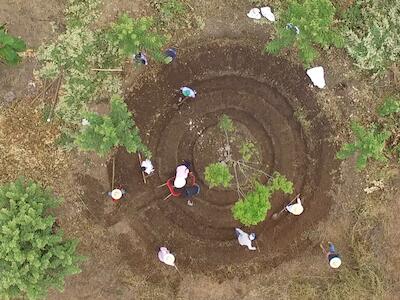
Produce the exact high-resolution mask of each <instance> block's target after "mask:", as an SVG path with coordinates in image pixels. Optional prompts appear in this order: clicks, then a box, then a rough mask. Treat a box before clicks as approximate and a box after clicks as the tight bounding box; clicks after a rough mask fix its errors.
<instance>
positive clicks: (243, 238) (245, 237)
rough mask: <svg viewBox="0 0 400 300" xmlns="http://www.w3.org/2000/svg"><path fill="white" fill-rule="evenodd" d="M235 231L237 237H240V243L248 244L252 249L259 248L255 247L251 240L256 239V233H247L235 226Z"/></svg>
mask: <svg viewBox="0 0 400 300" xmlns="http://www.w3.org/2000/svg"><path fill="white" fill-rule="evenodd" d="M235 233H236V236H237V239H238V241H239V244H240V245H242V246H246V247H247V248H249V249H250V250H256V249H257V248H256V247H253V246H252V245H251V242H252V241H254V240H255V239H256V234H255V233H250V234H247V233H246V232H244V231H243V230H241V229H239V228H235Z"/></svg>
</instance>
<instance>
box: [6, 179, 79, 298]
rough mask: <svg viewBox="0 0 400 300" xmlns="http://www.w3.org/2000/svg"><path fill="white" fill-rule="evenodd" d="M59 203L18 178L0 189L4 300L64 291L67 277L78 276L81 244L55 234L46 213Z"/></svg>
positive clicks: (51, 221) (36, 186)
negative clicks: (78, 249) (78, 254)
mask: <svg viewBox="0 0 400 300" xmlns="http://www.w3.org/2000/svg"><path fill="white" fill-rule="evenodd" d="M59 203H60V199H57V198H55V197H54V196H53V195H51V193H50V192H49V191H48V190H44V189H42V188H41V187H40V186H39V185H38V184H37V183H34V182H32V181H24V180H23V179H19V180H17V181H16V182H13V183H8V184H5V185H2V186H0V298H1V299H10V298H11V299H15V298H28V299H38V298H44V297H46V294H47V290H48V289H49V288H56V289H58V290H60V291H62V290H63V286H64V277H65V276H67V275H71V274H76V273H79V272H80V269H79V267H78V262H79V261H80V260H82V257H79V256H77V255H76V253H75V251H76V246H77V241H72V240H67V241H66V240H63V234H62V231H59V230H58V231H57V232H54V230H53V225H54V222H55V218H54V217H53V216H51V215H49V214H47V210H48V209H49V208H53V207H56V206H58V204H59Z"/></svg>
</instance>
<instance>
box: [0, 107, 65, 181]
mask: <svg viewBox="0 0 400 300" xmlns="http://www.w3.org/2000/svg"><path fill="white" fill-rule="evenodd" d="M0 128H1V131H0V153H1V155H0V165H1V166H2V172H1V174H0V183H4V182H7V181H12V180H15V179H16V178H17V177H19V176H24V177H26V178H29V179H33V180H36V181H38V182H41V183H43V184H45V185H50V186H54V185H55V184H56V182H58V181H59V180H60V179H61V177H62V175H63V174H65V173H66V171H67V170H68V168H69V165H70V162H69V156H68V155H67V154H66V153H64V152H63V151H62V150H60V149H59V148H58V147H57V146H56V143H55V141H56V139H57V138H58V136H59V129H58V124H57V123H53V122H51V123H47V122H45V121H44V120H43V114H42V112H41V110H40V109H39V108H38V107H32V106H30V105H29V102H24V103H23V102H19V103H17V104H15V105H13V106H12V107H10V108H8V109H6V110H5V111H3V112H2V114H1V115H0Z"/></svg>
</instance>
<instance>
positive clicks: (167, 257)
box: [158, 247, 175, 267]
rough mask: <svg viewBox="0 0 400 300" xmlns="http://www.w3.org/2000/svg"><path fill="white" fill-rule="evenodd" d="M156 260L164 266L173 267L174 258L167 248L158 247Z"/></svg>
mask: <svg viewBox="0 0 400 300" xmlns="http://www.w3.org/2000/svg"><path fill="white" fill-rule="evenodd" d="M158 259H159V260H160V261H161V262H163V263H164V264H167V265H169V266H173V267H175V256H174V255H173V254H172V253H171V252H169V250H168V249H167V247H160V250H159V251H158Z"/></svg>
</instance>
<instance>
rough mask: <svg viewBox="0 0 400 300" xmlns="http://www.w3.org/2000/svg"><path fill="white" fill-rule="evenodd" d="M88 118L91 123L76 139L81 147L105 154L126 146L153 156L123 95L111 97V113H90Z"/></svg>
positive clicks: (133, 150)
mask: <svg viewBox="0 0 400 300" xmlns="http://www.w3.org/2000/svg"><path fill="white" fill-rule="evenodd" d="M86 119H87V120H88V121H89V124H88V125H86V126H84V127H83V129H82V130H81V131H80V133H79V134H78V136H77V137H76V140H75V143H76V144H77V145H78V147H79V148H80V149H82V150H84V151H95V152H96V153H98V154H99V155H101V156H104V155H107V154H110V152H111V150H112V149H113V148H114V147H118V146H124V147H125V148H126V150H127V151H128V152H129V153H136V152H138V151H140V152H143V153H144V154H145V155H146V157H150V156H151V153H150V151H149V150H148V149H147V147H146V146H145V145H144V144H143V143H142V139H141V138H140V135H139V129H138V128H137V127H136V125H135V122H134V121H133V119H132V114H131V113H130V112H129V111H128V107H127V105H126V104H125V103H124V101H123V100H122V99H121V97H119V96H113V97H112V98H111V112H110V114H109V115H105V116H101V115H99V114H96V113H88V114H87V116H86Z"/></svg>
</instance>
